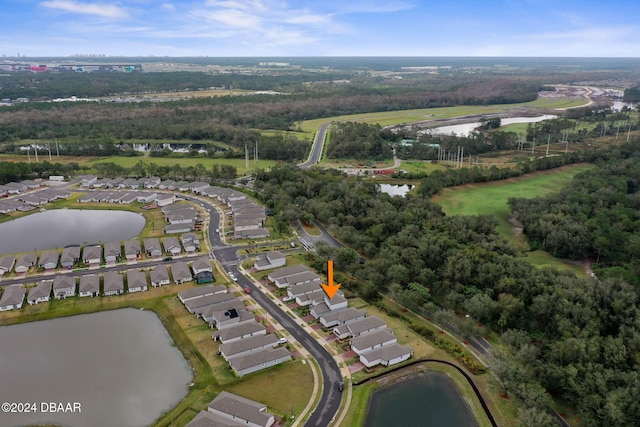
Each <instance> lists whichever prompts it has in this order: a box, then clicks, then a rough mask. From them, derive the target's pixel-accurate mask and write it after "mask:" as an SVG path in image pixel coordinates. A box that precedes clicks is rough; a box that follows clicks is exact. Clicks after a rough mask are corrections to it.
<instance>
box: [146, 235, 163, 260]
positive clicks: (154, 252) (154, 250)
mask: <svg viewBox="0 0 640 427" xmlns="http://www.w3.org/2000/svg"><path fill="white" fill-rule="evenodd" d="M143 243H144V250H145V252H146V253H147V256H149V257H152V258H160V257H161V256H162V247H160V240H159V239H157V238H155V237H150V238H148V239H144V240H143Z"/></svg>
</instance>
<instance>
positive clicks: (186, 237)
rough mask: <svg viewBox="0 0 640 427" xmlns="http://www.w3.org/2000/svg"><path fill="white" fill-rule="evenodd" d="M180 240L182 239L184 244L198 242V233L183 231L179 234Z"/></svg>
mask: <svg viewBox="0 0 640 427" xmlns="http://www.w3.org/2000/svg"><path fill="white" fill-rule="evenodd" d="M180 240H181V241H182V244H185V243H193V242H198V241H199V240H200V239H198V235H197V234H196V233H184V234H183V235H181V236H180Z"/></svg>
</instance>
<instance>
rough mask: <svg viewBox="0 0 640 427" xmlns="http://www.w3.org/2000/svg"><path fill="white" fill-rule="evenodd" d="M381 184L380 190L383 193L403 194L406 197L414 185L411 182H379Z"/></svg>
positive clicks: (391, 194)
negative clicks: (400, 183)
mask: <svg viewBox="0 0 640 427" xmlns="http://www.w3.org/2000/svg"><path fill="white" fill-rule="evenodd" d="M378 185H379V186H380V191H381V192H383V193H387V194H388V195H390V196H401V197H404V196H405V194H407V193H408V192H409V191H411V189H412V188H413V187H414V186H413V185H411V184H402V185H399V184H378Z"/></svg>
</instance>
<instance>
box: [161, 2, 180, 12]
mask: <svg viewBox="0 0 640 427" xmlns="http://www.w3.org/2000/svg"><path fill="white" fill-rule="evenodd" d="M160 8H161V9H164V10H169V11H174V10H175V9H176V7H175V6H174V5H173V4H171V3H162V4H161V5H160Z"/></svg>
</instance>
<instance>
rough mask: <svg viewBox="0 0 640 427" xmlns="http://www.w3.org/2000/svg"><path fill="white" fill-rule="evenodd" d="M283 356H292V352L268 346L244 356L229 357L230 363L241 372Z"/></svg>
mask: <svg viewBox="0 0 640 427" xmlns="http://www.w3.org/2000/svg"><path fill="white" fill-rule="evenodd" d="M283 357H291V353H290V352H289V350H287V349H286V348H284V347H278V348H268V349H264V350H260V351H256V352H254V353H249V354H247V355H244V356H238V357H232V358H230V359H229V364H230V365H231V367H232V368H233V369H234V370H235V371H236V372H240V371H243V370H245V369H248V368H252V367H254V366H260V365H262V364H264V363H268V362H271V361H273V360H277V359H281V358H283Z"/></svg>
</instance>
